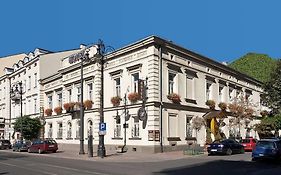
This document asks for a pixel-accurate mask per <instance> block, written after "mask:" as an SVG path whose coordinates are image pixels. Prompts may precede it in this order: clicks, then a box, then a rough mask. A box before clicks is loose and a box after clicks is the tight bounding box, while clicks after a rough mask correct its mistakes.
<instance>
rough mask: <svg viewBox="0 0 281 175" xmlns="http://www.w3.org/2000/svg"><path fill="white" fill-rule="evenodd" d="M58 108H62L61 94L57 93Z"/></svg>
mask: <svg viewBox="0 0 281 175" xmlns="http://www.w3.org/2000/svg"><path fill="white" fill-rule="evenodd" d="M58 106H62V93H58Z"/></svg>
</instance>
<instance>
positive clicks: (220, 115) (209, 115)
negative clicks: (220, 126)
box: [202, 111, 226, 119]
mask: <svg viewBox="0 0 281 175" xmlns="http://www.w3.org/2000/svg"><path fill="white" fill-rule="evenodd" d="M202 117H203V118H205V119H212V118H214V117H217V118H224V117H226V113H225V112H224V111H209V112H207V113H206V114H204V115H203V116H202Z"/></svg>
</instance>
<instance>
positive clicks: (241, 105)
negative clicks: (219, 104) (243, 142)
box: [228, 94, 254, 137]
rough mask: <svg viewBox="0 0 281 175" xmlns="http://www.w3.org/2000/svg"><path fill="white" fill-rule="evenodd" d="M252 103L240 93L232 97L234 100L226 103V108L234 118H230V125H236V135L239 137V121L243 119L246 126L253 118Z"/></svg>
mask: <svg viewBox="0 0 281 175" xmlns="http://www.w3.org/2000/svg"><path fill="white" fill-rule="evenodd" d="M253 107H254V104H251V102H250V101H249V100H248V99H245V98H244V95H243V94H241V95H240V96H239V97H237V98H234V101H233V102H232V103H230V104H229V105H228V109H229V111H230V113H231V115H232V116H233V117H234V120H230V125H232V126H237V125H238V136H239V137H240V136H241V135H240V130H241V121H244V123H245V125H246V127H248V124H249V123H250V121H251V120H253V113H254V110H253Z"/></svg>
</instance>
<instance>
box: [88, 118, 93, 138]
mask: <svg viewBox="0 0 281 175" xmlns="http://www.w3.org/2000/svg"><path fill="white" fill-rule="evenodd" d="M90 135H93V122H92V120H89V121H88V137H89V136H90Z"/></svg>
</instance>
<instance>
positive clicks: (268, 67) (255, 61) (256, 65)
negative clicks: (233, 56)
mask: <svg viewBox="0 0 281 175" xmlns="http://www.w3.org/2000/svg"><path fill="white" fill-rule="evenodd" d="M275 64H276V60H275V59H272V58H270V57H269V56H268V55H265V54H257V53H248V54H246V55H244V56H243V57H241V58H239V59H237V60H235V61H234V62H232V63H230V64H229V67H231V68H233V69H235V70H237V71H239V72H242V73H244V74H246V75H248V76H250V77H253V78H255V79H257V80H259V81H261V82H267V81H268V80H269V79H270V74H271V72H272V71H273V70H274V68H275Z"/></svg>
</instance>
